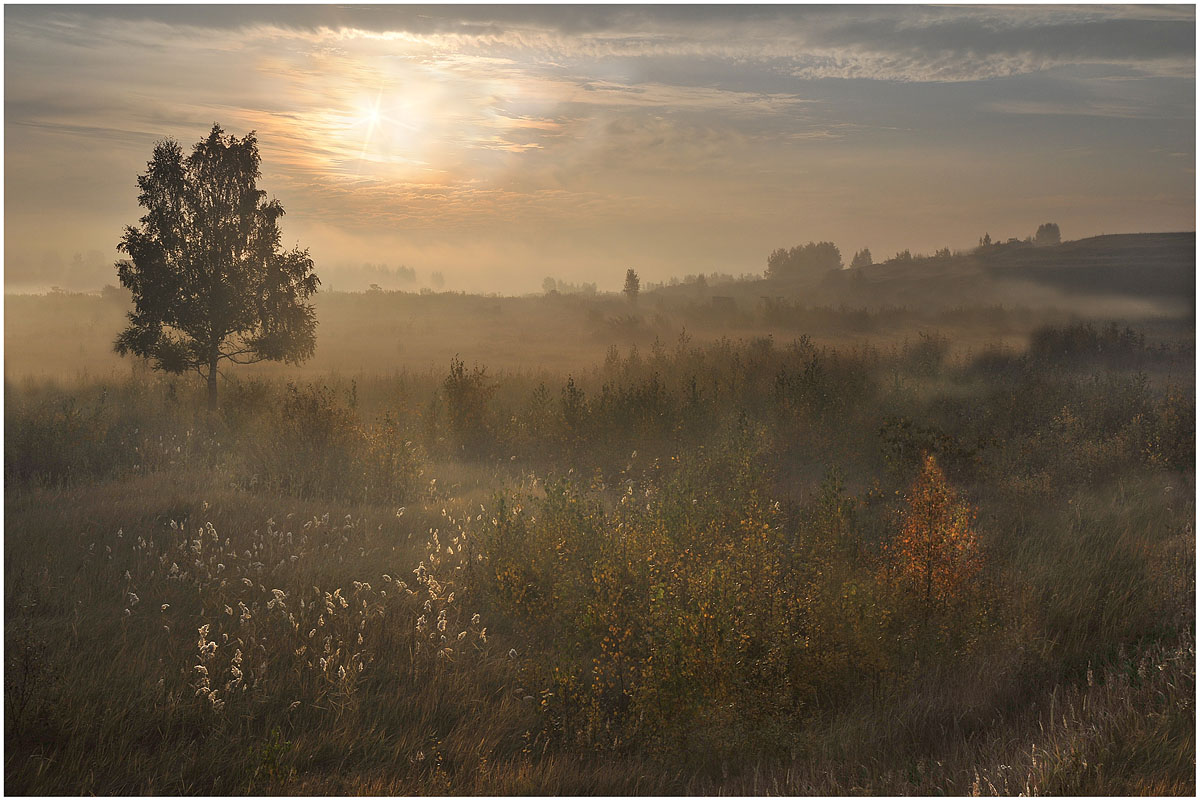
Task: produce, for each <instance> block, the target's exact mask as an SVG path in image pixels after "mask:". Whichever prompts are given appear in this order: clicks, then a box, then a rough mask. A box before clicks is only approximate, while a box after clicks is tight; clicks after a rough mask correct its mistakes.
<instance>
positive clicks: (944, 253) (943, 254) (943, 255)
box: [933, 248, 950, 259]
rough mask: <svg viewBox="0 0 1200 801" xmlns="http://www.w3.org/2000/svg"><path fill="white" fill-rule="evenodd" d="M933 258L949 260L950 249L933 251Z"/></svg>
mask: <svg viewBox="0 0 1200 801" xmlns="http://www.w3.org/2000/svg"><path fill="white" fill-rule="evenodd" d="M933 257H934V258H935V259H948V258H950V248H939V249H938V250H935V251H934V253H933Z"/></svg>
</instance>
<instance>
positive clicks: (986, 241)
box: [979, 233, 992, 248]
mask: <svg viewBox="0 0 1200 801" xmlns="http://www.w3.org/2000/svg"><path fill="white" fill-rule="evenodd" d="M991 245H992V235H991V234H989V233H984V235H983V237H982V238H981V239H980V240H979V247H981V248H986V247H991Z"/></svg>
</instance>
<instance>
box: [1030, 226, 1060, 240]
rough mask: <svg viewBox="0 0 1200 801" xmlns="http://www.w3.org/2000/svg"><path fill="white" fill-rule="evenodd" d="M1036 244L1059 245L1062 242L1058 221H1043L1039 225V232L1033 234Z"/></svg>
mask: <svg viewBox="0 0 1200 801" xmlns="http://www.w3.org/2000/svg"><path fill="white" fill-rule="evenodd" d="M1033 242H1034V244H1035V245H1057V244H1060V243H1061V242H1062V234H1061V233H1060V232H1059V230H1058V223H1042V224H1041V225H1039V226H1038V229H1037V233H1036V234H1034V235H1033Z"/></svg>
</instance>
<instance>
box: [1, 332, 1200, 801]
mask: <svg viewBox="0 0 1200 801" xmlns="http://www.w3.org/2000/svg"><path fill="white" fill-rule="evenodd" d="M190 393H191V389H190V388H189V387H188V386H187V385H186V384H183V383H180V382H176V381H172V380H170V379H163V378H145V379H141V380H137V381H130V382H125V383H114V384H108V385H104V384H91V385H85V386H80V387H74V388H70V389H61V388H53V387H37V386H23V387H16V386H12V385H8V386H6V396H7V397H6V401H7V402H6V438H5V478H6V485H7V488H8V489H7V491H6V510H7V514H6V516H7V517H8V521H7V522H8V524H9V528H8V531H9V532H10V536H8V537H7V538H6V574H7V576H8V578H9V581H7V582H6V599H5V601H6V616H7V617H8V623H9V625H6V653H7V654H8V655H9V664H8V665H7V666H6V694H7V699H8V701H9V703H8V704H7V707H6V708H7V709H8V710H9V712H10V716H9V719H8V720H7V721H6V741H7V744H8V748H7V752H8V755H9V756H8V761H7V762H6V778H7V780H8V782H9V788H10V789H11V790H14V791H27V792H42V791H45V792H52V791H60V792H79V791H86V792H91V791H95V792H132V791H137V792H163V793H173V792H197V791H206V790H207V791H213V792H218V793H221V792H260V791H274V792H376V793H378V792H442V793H445V792H498V793H508V792H531V791H538V792H574V793H580V792H606V793H623V792H646V791H655V792H713V791H715V790H718V789H721V790H730V791H742V792H759V791H763V790H774V791H778V792H790V793H797V792H820V793H831V794H838V793H849V792H858V791H862V792H874V793H923V794H929V793H943V792H950V793H966V792H972V791H980V792H991V791H995V792H1016V791H1022V792H1024V791H1041V792H1062V793H1089V792H1130V791H1137V792H1184V793H1187V792H1191V791H1192V790H1193V789H1194V788H1193V787H1192V781H1193V770H1194V748H1195V744H1194V738H1193V734H1192V732H1193V729H1194V705H1193V704H1192V701H1194V664H1193V662H1191V661H1190V660H1191V659H1192V655H1194V634H1193V632H1194V566H1195V535H1194V530H1193V528H1192V521H1193V515H1194V504H1193V502H1192V492H1193V484H1194V474H1193V464H1194V459H1195V416H1194V377H1193V366H1192V363H1191V362H1190V360H1189V359H1188V358H1187V353H1186V352H1184V351H1183V350H1182V349H1171V348H1163V347H1159V346H1153V345H1148V344H1147V343H1146V342H1145V341H1144V340H1143V339H1142V337H1141V336H1140V335H1138V334H1137V333H1135V332H1127V331H1121V330H1118V329H1115V328H1101V329H1095V328H1093V327H1090V326H1080V327H1075V328H1068V329H1056V330H1046V331H1039V332H1037V333H1036V334H1035V335H1034V337H1033V344H1032V345H1031V347H1030V348H1029V350H1028V351H1024V352H1017V351H1013V350H1004V349H1000V348H996V349H990V350H988V351H985V352H983V353H980V354H976V355H972V356H970V357H968V358H962V357H961V356H958V355H956V354H954V353H952V349H951V348H950V343H949V342H947V341H946V340H945V339H944V338H942V337H940V336H938V335H936V334H929V335H925V336H921V337H919V338H918V339H917V340H916V341H913V342H909V343H908V344H906V345H904V346H901V347H897V348H894V349H890V350H883V349H879V348H875V347H867V346H859V347H849V348H830V347H821V346H817V345H815V344H814V343H812V342H811V341H809V340H807V339H805V338H800V339H798V340H796V341H795V342H792V343H787V344H778V343H776V342H774V341H773V340H771V339H769V338H759V339H754V340H751V341H747V342H731V341H718V342H715V343H710V344H704V345H693V344H692V343H691V342H690V341H688V340H687V339H686V337H681V338H680V340H679V342H677V343H676V344H675V345H674V346H671V347H668V346H664V345H656V346H655V347H654V348H652V349H651V350H650V351H649V352H648V353H639V352H638V351H637V349H636V348H634V349H631V350H628V351H624V352H622V351H620V350H618V349H616V348H614V349H612V350H611V351H610V353H609V355H608V358H607V359H606V360H605V361H604V362H603V363H602V364H599V365H596V366H595V367H594V368H593V369H591V370H588V371H585V372H581V373H579V374H576V375H571V376H552V375H530V374H525V375H509V374H492V373H489V372H488V371H487V370H486V369H485V368H484V367H483V366H478V365H469V366H468V364H467V362H466V361H464V360H462V359H457V358H456V359H455V360H454V361H453V362H452V364H451V365H450V368H449V370H448V372H446V373H442V372H440V371H434V372H429V373H420V374H404V375H400V376H393V377H390V378H389V377H368V378H360V379H356V380H355V381H353V382H349V383H347V382H345V381H340V382H339V381H331V382H329V384H328V385H299V384H283V383H278V382H244V383H240V384H235V385H233V386H231V387H230V389H229V391H228V392H226V393H225V395H224V397H223V401H222V409H221V412H220V415H219V416H218V417H217V418H215V419H210V418H208V417H206V415H205V414H204V412H203V403H202V399H200V398H199V397H198V396H197V397H193V396H192V395H191V394H190ZM139 492H140V493H142V494H137V493H139ZM199 493H203V494H204V495H203V497H197V495H198V494H199ZM209 500H212V501H213V502H214V504H215V506H214V507H210V505H209V503H208V501H209ZM202 501H203V503H202ZM320 509H324V510H325V512H331V510H332V512H331V513H330V514H322V513H320V512H319V511H318V510H320ZM339 510H343V511H339ZM268 518H269V519H268ZM331 521H332V522H331ZM85 652H86V653H88V654H90V655H91V657H89V659H88V660H87V661H88V664H89V665H92V664H97V663H98V664H103V665H107V667H105V668H104V669H103V670H101V671H98V672H97V671H93V670H90V669H89V667H88V666H86V665H83V664H82V663H81V661H80V659H79V654H80V653H85ZM46 665H49V666H50V667H49V668H45V669H43V668H44V666H46ZM55 675H57V676H59V677H60V678H57V679H53V680H51V679H50V678H49V677H51V676H55ZM1189 699H1192V700H1189ZM1063 704H1067V705H1069V708H1068V709H1064V707H1063ZM137 710H149V711H145V712H138V711H137ZM1143 710H1144V714H1143V713H1142V711H1143ZM85 717H86V719H85ZM133 741H137V742H138V743H142V744H143V745H145V747H146V748H149V749H150V753H151V756H149V757H147V756H138V754H142V746H139V748H133V747H132V746H131V745H130V744H131V743H132V742H133ZM338 753H340V754H342V755H343V756H342V757H340V758H339V757H336V754H338ZM94 754H101V755H103V757H104V764H103V766H102V767H101V768H100V769H99V770H98V772H97V768H96V767H95V759H93V758H92V755H94ZM699 755H702V756H699ZM47 760H54V761H55V764H56V765H57V766H58V767H57V768H56V771H54V772H53V775H50V774H48V773H46V772H45V771H44V770H42V769H40V768H39V767H38V766H39V765H42V764H46V763H47ZM176 763H178V764H179V765H181V766H182V767H180V768H179V769H175V768H174V765H175V764H176ZM168 764H170V765H172V769H171V770H167V769H166V766H167V765H168ZM567 765H569V766H571V767H570V769H567V768H566V767H565V766H567ZM89 770H90V771H91V772H90V773H89ZM343 775H348V776H352V777H355V778H352V779H345V778H338V777H341V776H343ZM347 782H348V783H347Z"/></svg>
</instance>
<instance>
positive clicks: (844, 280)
mask: <svg viewBox="0 0 1200 801" xmlns="http://www.w3.org/2000/svg"><path fill="white" fill-rule="evenodd" d="M1195 292H1196V234H1195V232H1184V233H1169V234H1111V235H1106V236H1096V237H1090V238H1088V239H1079V240H1075V241H1071V242H1064V243H1062V244H1060V245H1054V246H1051V247H1036V246H1034V245H1030V244H1028V243H1024V242H1015V243H1010V244H998V245H993V246H992V247H990V248H987V249H980V250H976V251H973V252H971V253H969V254H963V255H958V256H951V257H948V258H914V259H912V260H910V261H895V260H893V261H888V262H884V263H881V264H875V265H872V266H870V267H864V268H859V269H853V270H843V271H841V272H838V273H833V274H830V275H828V276H827V277H826V278H825V280H823V281H822V282H821V283H820V285H819V287H817V288H816V293H815V294H816V296H817V297H819V298H821V299H822V300H824V301H825V302H831V303H845V304H847V305H872V304H881V303H882V304H897V305H912V304H922V305H924V304H929V303H933V304H949V305H967V304H979V303H983V304H994V303H1000V304H1004V305H1014V304H1016V305H1028V306H1045V305H1055V306H1061V305H1064V303H1069V302H1070V300H1069V298H1068V296H1076V295H1077V296H1082V297H1083V298H1087V299H1088V301H1086V303H1089V305H1090V302H1092V301H1094V300H1095V299H1097V298H1104V297H1107V298H1118V297H1119V298H1125V299H1129V300H1137V301H1148V302H1151V303H1155V304H1165V305H1166V306H1168V307H1171V308H1180V307H1181V306H1182V305H1186V308H1189V309H1190V308H1191V307H1192V306H1193V305H1194V303H1193V301H1194V298H1195ZM1081 302H1084V301H1081Z"/></svg>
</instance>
